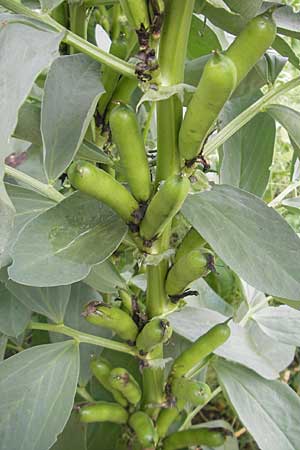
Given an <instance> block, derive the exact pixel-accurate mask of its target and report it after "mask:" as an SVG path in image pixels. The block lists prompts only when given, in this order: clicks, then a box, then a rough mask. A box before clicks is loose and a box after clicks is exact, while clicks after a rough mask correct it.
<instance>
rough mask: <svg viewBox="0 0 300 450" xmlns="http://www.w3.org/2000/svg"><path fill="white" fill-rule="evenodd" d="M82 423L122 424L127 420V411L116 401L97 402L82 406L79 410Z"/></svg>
mask: <svg viewBox="0 0 300 450" xmlns="http://www.w3.org/2000/svg"><path fill="white" fill-rule="evenodd" d="M79 415H80V421H81V422H83V423H94V422H112V423H119V424H124V423H126V422H127V420H128V412H127V411H126V409H124V408H123V407H122V406H120V405H118V404H117V403H109V402H97V403H94V404H92V405H87V406H83V407H82V408H80V410H79Z"/></svg>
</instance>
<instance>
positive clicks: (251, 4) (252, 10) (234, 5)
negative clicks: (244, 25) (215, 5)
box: [224, 0, 263, 19]
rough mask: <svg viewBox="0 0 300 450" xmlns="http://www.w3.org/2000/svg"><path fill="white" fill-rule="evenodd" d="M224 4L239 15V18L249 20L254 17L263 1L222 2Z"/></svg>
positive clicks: (238, 0) (227, 0)
mask: <svg viewBox="0 0 300 450" xmlns="http://www.w3.org/2000/svg"><path fill="white" fill-rule="evenodd" d="M224 1H225V3H226V4H227V5H228V6H229V7H230V9H232V11H234V12H236V13H238V14H241V16H243V17H246V18H247V19H251V17H254V16H256V14H257V13H258V11H259V9H260V7H261V5H262V4H263V0H243V1H242V2H241V1H240V0H224Z"/></svg>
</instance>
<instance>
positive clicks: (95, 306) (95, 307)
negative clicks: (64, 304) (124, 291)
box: [83, 301, 138, 342]
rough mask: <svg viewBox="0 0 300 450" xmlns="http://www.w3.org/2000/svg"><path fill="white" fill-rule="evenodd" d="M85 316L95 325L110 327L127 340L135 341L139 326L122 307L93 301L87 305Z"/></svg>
mask: <svg viewBox="0 0 300 450" xmlns="http://www.w3.org/2000/svg"><path fill="white" fill-rule="evenodd" d="M83 316H84V317H85V319H86V320H87V321H88V322H90V323H92V324H93V325H98V326H100V327H104V328H109V329H110V330H112V331H114V332H115V333H116V334H117V335H118V336H119V337H120V338H122V339H124V340H125V341H130V342H135V339H136V336H137V334H138V327H137V326H136V324H135V323H134V321H133V320H132V318H131V317H130V316H129V315H128V314H127V313H126V312H125V311H123V310H122V309H119V308H115V307H112V306H111V305H107V304H105V303H103V302H97V301H93V302H90V303H89V304H88V305H87V306H86V307H85V310H84V312H83Z"/></svg>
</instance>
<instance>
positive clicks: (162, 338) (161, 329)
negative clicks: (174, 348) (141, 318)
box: [136, 318, 172, 354]
mask: <svg viewBox="0 0 300 450" xmlns="http://www.w3.org/2000/svg"><path fill="white" fill-rule="evenodd" d="M171 336H172V328H171V326H170V322H169V321H168V320H166V319H159V318H156V319H152V320H150V322H148V323H147V324H146V325H145V326H144V328H143V329H142V331H141V332H140V334H139V335H138V337H137V339H136V346H137V348H138V350H139V351H140V353H141V354H146V353H149V352H151V351H152V350H153V349H154V348H155V347H157V345H160V344H165V343H166V342H167V341H168V340H169V339H170V338H171Z"/></svg>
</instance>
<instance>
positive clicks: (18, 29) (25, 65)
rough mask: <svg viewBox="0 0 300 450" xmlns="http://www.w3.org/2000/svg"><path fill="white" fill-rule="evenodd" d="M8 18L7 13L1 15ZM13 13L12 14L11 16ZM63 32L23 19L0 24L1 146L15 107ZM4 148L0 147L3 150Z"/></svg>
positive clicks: (11, 124) (10, 129)
mask: <svg viewBox="0 0 300 450" xmlns="http://www.w3.org/2000/svg"><path fill="white" fill-rule="evenodd" d="M3 16H5V17H6V19H7V18H8V15H7V14H6V15H3ZM10 17H13V16H10ZM61 39H62V35H61V34H58V33H54V32H52V31H47V30H42V29H38V28H36V27H33V26H28V25H25V24H24V23H17V22H13V23H9V21H8V22H7V21H3V22H2V24H1V26H0V48H1V54H0V68H1V71H0V98H1V104H0V116H1V123H0V144H1V148H2V149H3V145H5V144H6V143H7V141H8V138H9V136H10V135H11V133H12V132H13V131H14V128H15V126H16V123H17V116H18V110H19V108H20V106H21V105H22V103H23V102H24V100H25V98H26V97H27V95H28V94H29V92H30V89H31V87H32V85H33V82H34V80H35V78H36V76H37V75H38V74H39V73H40V72H41V71H42V70H43V69H44V67H47V66H48V65H49V64H50V62H51V61H52V60H53V59H54V58H55V56H56V55H57V52H58V47H59V43H60V41H61ZM2 151H3V150H2Z"/></svg>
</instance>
